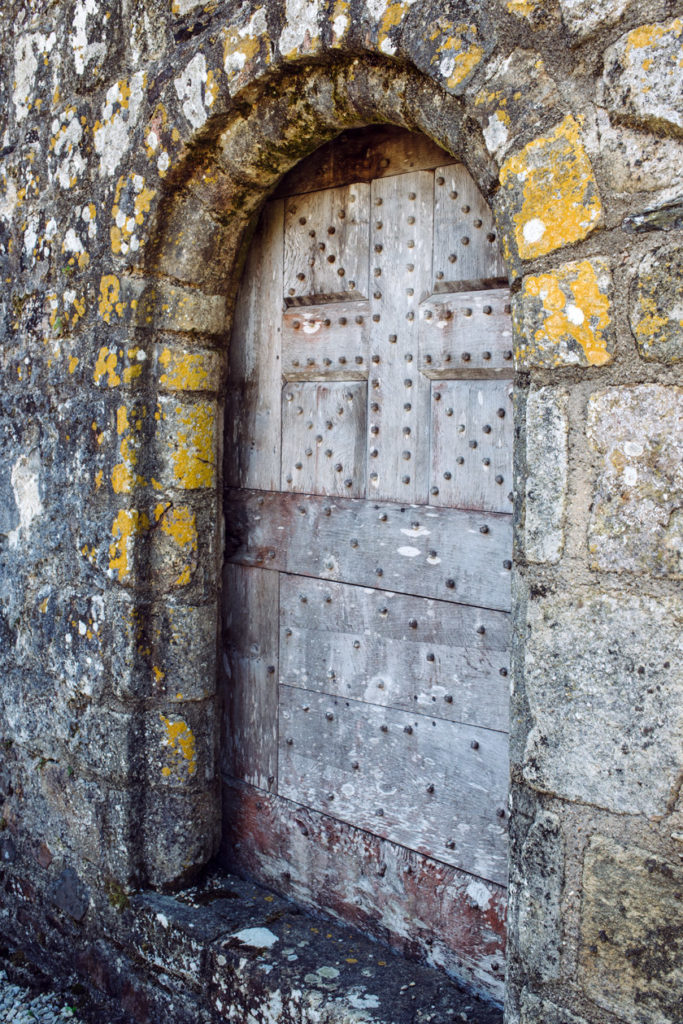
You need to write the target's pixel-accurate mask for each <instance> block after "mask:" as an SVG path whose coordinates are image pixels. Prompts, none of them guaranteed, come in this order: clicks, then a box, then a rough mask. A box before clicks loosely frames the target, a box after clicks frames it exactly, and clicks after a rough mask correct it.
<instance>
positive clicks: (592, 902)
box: [580, 836, 683, 1024]
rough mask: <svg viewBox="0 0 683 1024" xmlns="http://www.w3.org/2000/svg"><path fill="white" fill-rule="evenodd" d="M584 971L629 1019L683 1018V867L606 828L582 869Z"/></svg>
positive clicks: (594, 994) (607, 1003) (672, 1022)
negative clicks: (615, 836) (608, 835)
mask: <svg viewBox="0 0 683 1024" xmlns="http://www.w3.org/2000/svg"><path fill="white" fill-rule="evenodd" d="M581 942H582V952H581V966H580V979H581V982H582V984H583V987H584V989H585V991H586V994H587V995H588V996H589V997H590V998H591V999H592V1000H594V1001H595V1002H596V1003H597V1004H598V1005H599V1006H602V1007H604V1008H605V1009H607V1010H610V1011H611V1012H612V1013H613V1014H614V1015H615V1016H616V1017H617V1018H618V1019H619V1020H623V1021H628V1022H629V1024H679V1022H680V1020H681V992H683V870H682V869H681V866H680V865H679V864H674V863H671V862H669V861H666V860H665V859H664V858H663V857H661V856H658V855H656V854H654V853H651V852H650V851H649V850H643V849H639V848H638V847H633V846H631V847H628V848H626V847H624V846H622V845H621V844H619V843H616V842H614V841H613V840H612V839H608V838H606V837H603V836H596V837H595V838H593V839H592V840H591V843H590V846H589V847H588V851H587V853H586V858H585V862H584V871H583V913H582V920H581Z"/></svg>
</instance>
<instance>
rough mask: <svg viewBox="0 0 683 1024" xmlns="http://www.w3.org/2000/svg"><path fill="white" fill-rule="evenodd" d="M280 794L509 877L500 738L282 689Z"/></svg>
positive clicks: (498, 877)
mask: <svg viewBox="0 0 683 1024" xmlns="http://www.w3.org/2000/svg"><path fill="white" fill-rule="evenodd" d="M279 722H280V724H279V760H278V769H279V772H278V774H279V781H278V793H279V794H280V795H281V796H284V797H287V798H288V799H290V800H294V801H295V802H297V803H301V804H303V805H304V806H306V807H312V808H313V809H314V810H318V811H324V812H325V813H327V814H330V815H332V816H333V817H335V818H338V819H339V820H341V821H347V822H350V823H352V824H354V825H356V826H357V827H359V828H364V829H367V830H368V831H370V832H374V833H375V834H376V835H381V836H384V837H386V838H388V839H391V840H392V841H393V842H396V843H400V844H401V845H403V846H407V847H408V848H409V849H411V850H416V851H417V852H418V853H425V854H431V856H434V857H436V858H438V859H439V860H443V861H445V862H446V863H447V864H452V865H453V866H454V867H458V868H461V869H462V870H464V871H469V872H471V873H472V874H474V875H477V876H478V877H480V878H486V879H489V880H491V881H494V882H505V880H506V878H507V830H506V818H507V810H506V808H507V790H508V742H507V736H506V735H505V734H504V733H500V732H493V731H491V730H488V729H481V728H477V727H475V726H468V725H461V724H460V723H457V722H445V721H443V720H441V719H437V718H433V719H430V718H427V717H426V716H424V715H414V714H409V713H407V712H405V711H398V710H395V709H393V708H380V707H375V706H374V705H370V704H366V703H362V702H359V701H353V700H349V699H345V698H343V697H335V696H332V695H328V694H324V693H322V694H321V693H313V692H311V691H308V690H299V689H296V688H294V687H290V686H283V685H281V686H280V720H279Z"/></svg>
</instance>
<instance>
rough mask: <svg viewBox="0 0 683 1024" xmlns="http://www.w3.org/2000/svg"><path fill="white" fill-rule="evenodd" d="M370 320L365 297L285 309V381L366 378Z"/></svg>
mask: <svg viewBox="0 0 683 1024" xmlns="http://www.w3.org/2000/svg"><path fill="white" fill-rule="evenodd" d="M369 322H370V306H369V304H368V302H367V301H366V300H362V301H360V302H330V303H327V304H326V305H323V306H294V307H292V308H290V309H288V310H286V312H285V313H284V316H283V318H282V373H283V376H284V378H285V380H365V379H366V378H367V376H368V364H369V360H368V327H369Z"/></svg>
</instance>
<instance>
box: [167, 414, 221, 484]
mask: <svg viewBox="0 0 683 1024" xmlns="http://www.w3.org/2000/svg"><path fill="white" fill-rule="evenodd" d="M156 415H157V423H158V427H157V448H158V453H159V478H160V480H161V482H162V483H164V484H167V485H168V486H171V487H179V488H182V489H183V490H196V489H202V488H212V487H213V486H214V484H215V481H216V460H217V457H218V456H217V443H218V442H217V407H216V403H215V402H214V401H208V400H206V399H197V400H195V401H193V402H188V401H186V400H181V399H180V398H178V397H170V396H169V397H162V398H161V399H160V400H159V403H158V407H157V414H156Z"/></svg>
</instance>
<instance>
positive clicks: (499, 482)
mask: <svg viewBox="0 0 683 1024" xmlns="http://www.w3.org/2000/svg"><path fill="white" fill-rule="evenodd" d="M512 442H513V423H512V382H511V381H506V380H502V381H500V380H444V381H439V382H435V383H434V385H433V387H432V447H431V479H430V484H431V493H432V495H433V497H432V501H433V502H434V504H438V505H452V506H454V507H455V508H471V509H475V508H476V509H486V510H487V511H489V512H511V511H512ZM436 490H438V494H436V495H435V493H434V492H435V491H436Z"/></svg>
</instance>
